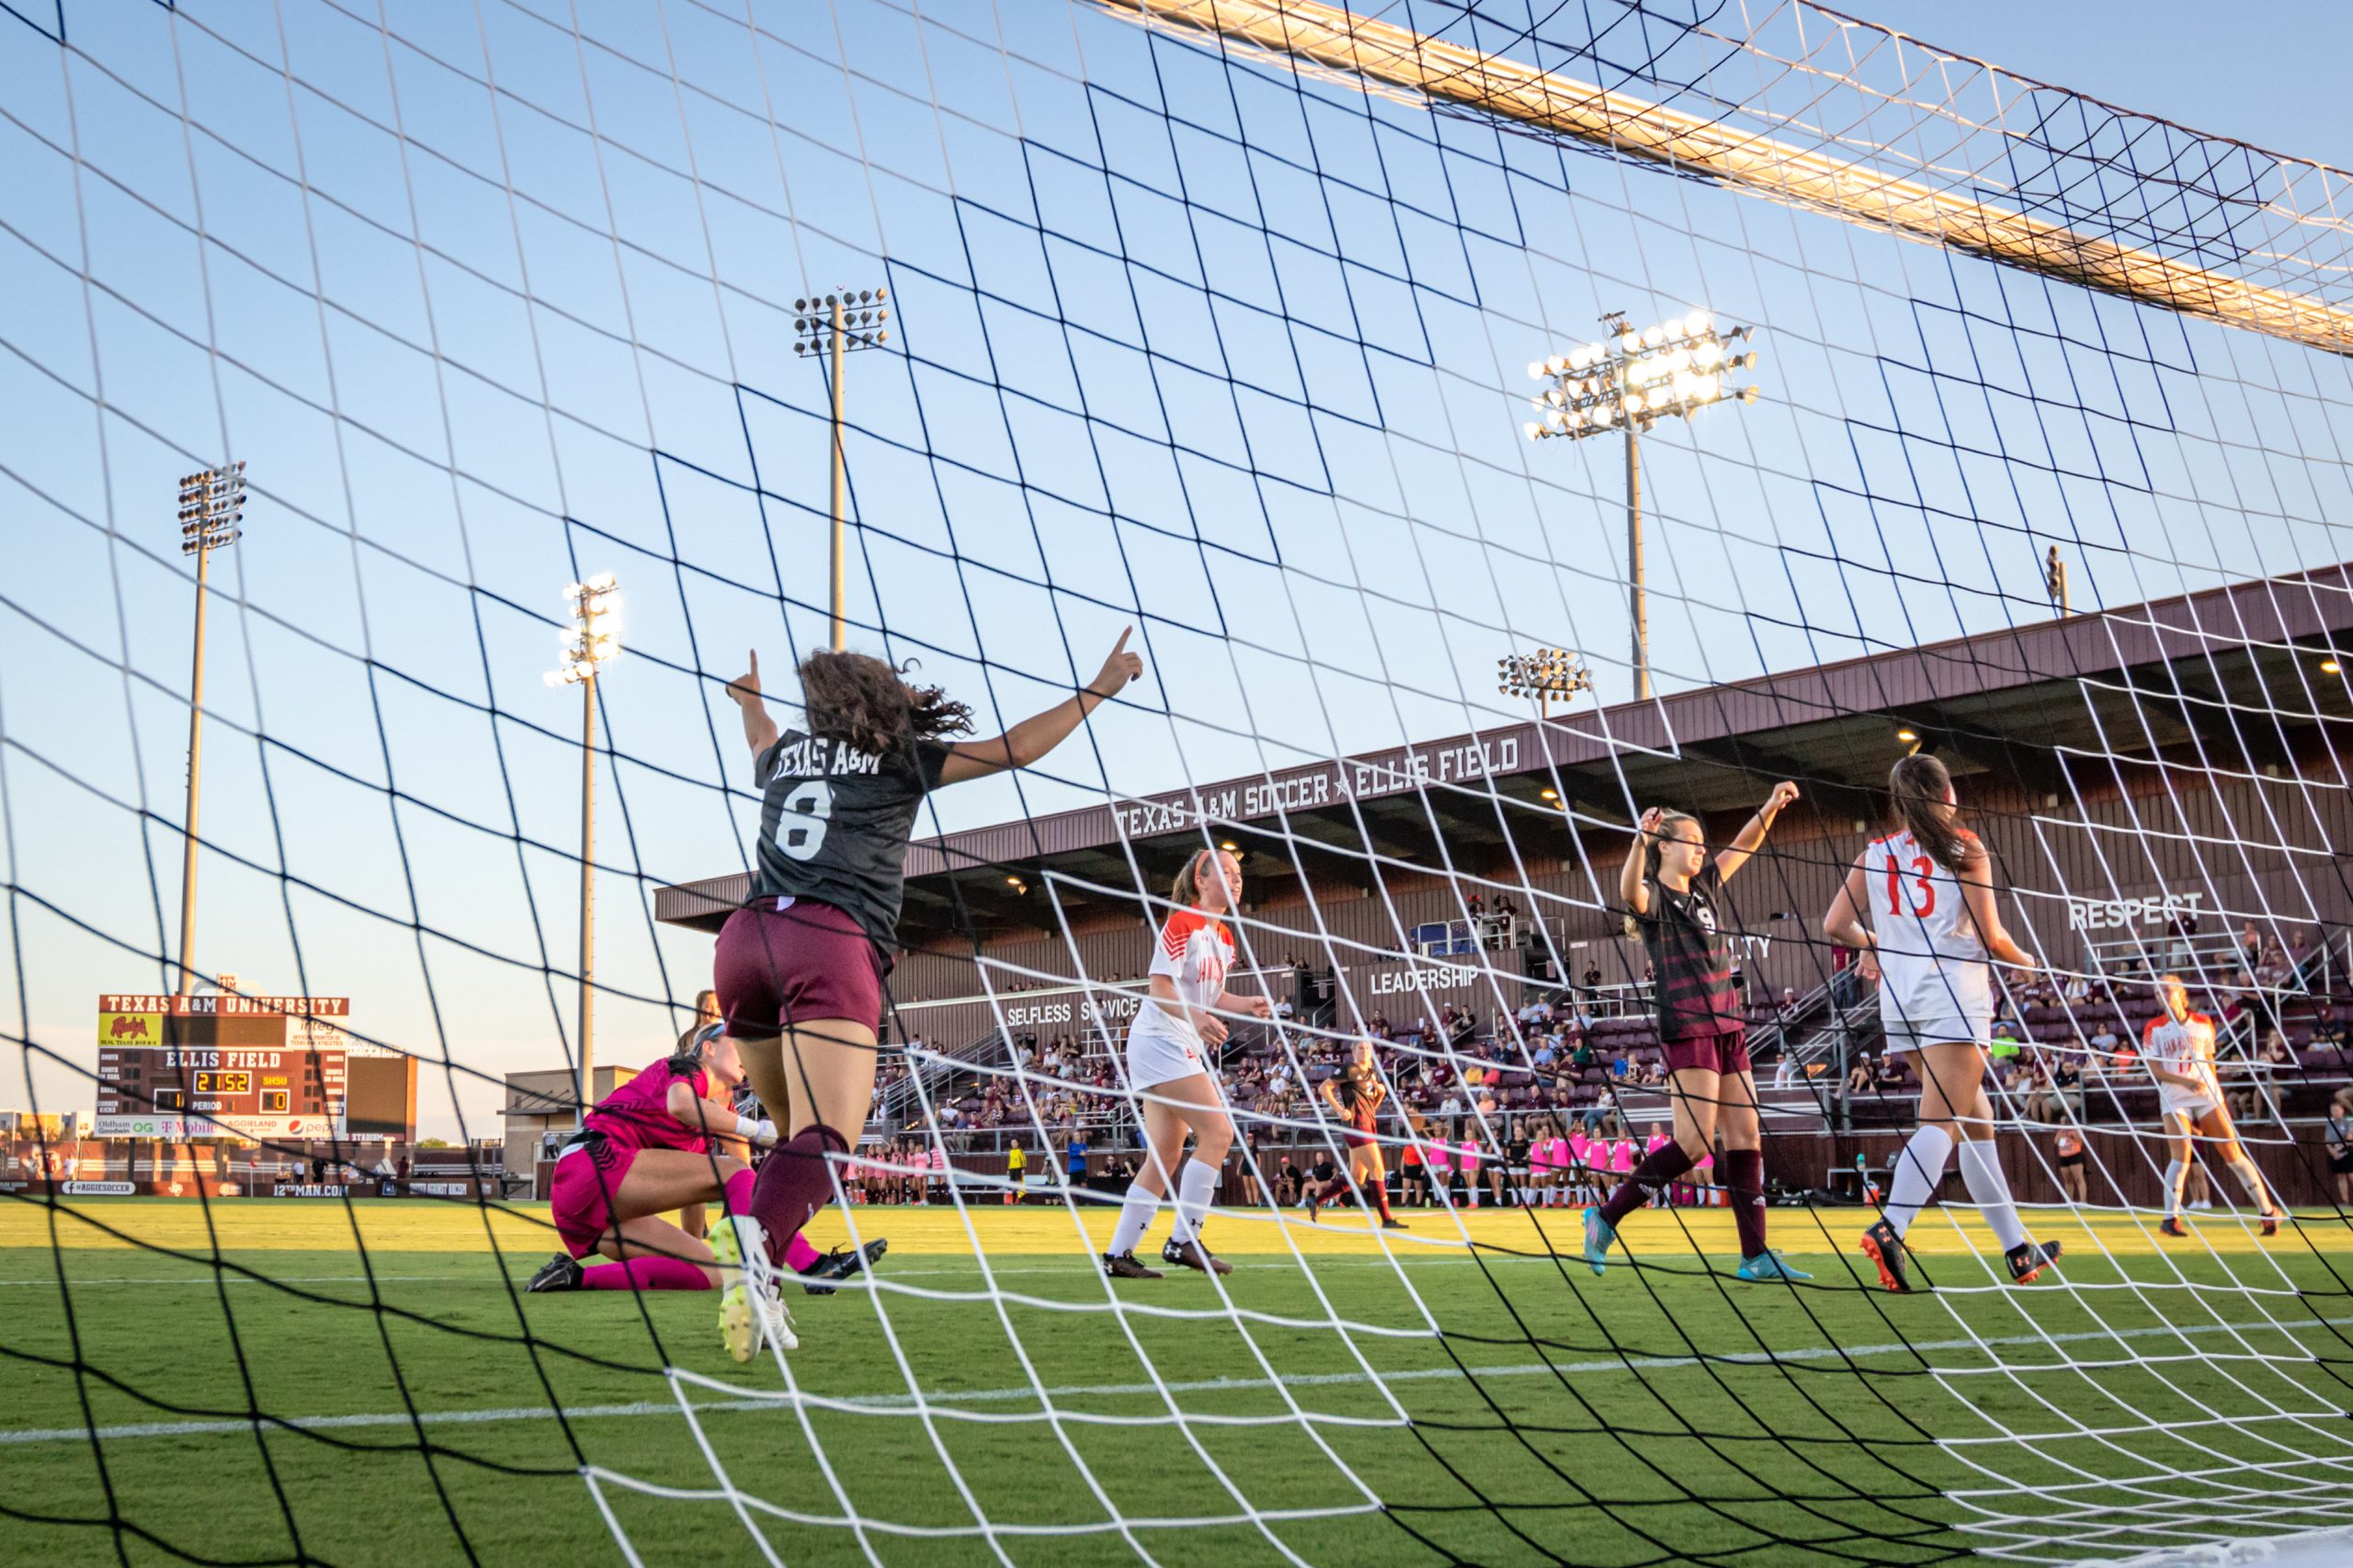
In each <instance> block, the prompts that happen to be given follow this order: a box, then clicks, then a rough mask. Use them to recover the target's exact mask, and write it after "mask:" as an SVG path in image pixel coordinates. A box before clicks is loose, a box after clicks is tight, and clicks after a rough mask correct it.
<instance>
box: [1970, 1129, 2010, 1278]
mask: <svg viewBox="0 0 2353 1568" xmlns="http://www.w3.org/2000/svg"><path fill="white" fill-rule="evenodd" d="M1961 1180H1962V1181H1964V1182H1967V1183H1968V1184H1969V1196H1970V1197H1971V1198H1972V1199H1974V1200H1975V1202H1976V1204H1977V1210H1978V1212H1979V1213H1981V1214H1983V1215H1984V1216H1985V1222H1986V1223H1987V1224H1989V1225H1991V1226H1993V1227H1994V1239H1995V1241H1997V1242H2000V1243H2001V1244H2002V1250H2003V1251H2004V1252H2009V1251H2012V1250H2014V1249H2016V1248H2018V1247H2022V1246H2024V1245H2026V1227H2025V1226H2024V1225H2021V1224H2019V1223H2018V1204H2017V1203H2016V1202H2014V1201H2012V1199H2011V1198H2010V1178H2009V1177H2007V1176H2004V1175H2003V1174H2002V1155H2001V1152H2000V1151H1999V1150H1998V1149H1996V1148H1995V1147H1994V1141H1993V1140H1992V1139H1990V1138H1985V1139H1977V1138H1971V1139H1968V1140H1965V1141H1964V1142H1962V1143H1961Z"/></svg>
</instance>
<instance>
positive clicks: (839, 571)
mask: <svg viewBox="0 0 2353 1568" xmlns="http://www.w3.org/2000/svg"><path fill="white" fill-rule="evenodd" d="M890 299H891V290H888V289H858V290H848V289H836V290H834V291H833V292H832V293H830V294H827V295H825V296H824V297H823V298H819V297H818V296H816V295H814V294H813V295H811V296H809V297H808V298H807V299H804V300H795V301H792V310H793V318H792V351H793V352H794V353H795V354H805V355H809V356H812V357H813V358H827V357H829V356H830V357H831V358H832V360H833V369H832V371H831V373H830V374H828V375H827V376H826V378H825V379H826V381H828V382H830V383H831V386H832V391H833V399H834V407H833V415H832V419H833V439H832V443H831V444H832V449H833V470H834V472H833V595H832V599H831V601H830V602H831V613H832V618H833V648H834V651H835V653H839V652H841V650H842V649H843V648H845V647H847V646H848V642H849V623H848V621H847V619H846V612H845V609H844V606H845V604H846V603H847V598H848V575H847V574H848V556H847V551H845V549H844V548H843V532H844V529H845V528H846V526H847V525H846V522H845V518H846V517H847V510H848V506H849V461H848V459H847V456H846V455H845V454H844V451H843V448H842V429H843V424H844V420H845V417H846V415H844V413H843V405H842V383H843V381H844V380H845V377H844V374H843V370H844V364H845V361H847V359H848V358H849V356H850V355H851V354H853V353H855V352H857V351H858V349H861V348H880V347H882V346H883V345H884V344H886V343H888V342H890V341H891V331H890V329H889V328H888V327H886V326H884V325H883V323H885V322H887V321H889V320H890V319H891V311H890V303H889V301H890Z"/></svg>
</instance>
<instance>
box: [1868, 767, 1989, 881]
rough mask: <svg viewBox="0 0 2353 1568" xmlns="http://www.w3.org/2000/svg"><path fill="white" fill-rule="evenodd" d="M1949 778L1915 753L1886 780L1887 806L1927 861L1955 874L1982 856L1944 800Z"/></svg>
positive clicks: (1889, 774)
mask: <svg viewBox="0 0 2353 1568" xmlns="http://www.w3.org/2000/svg"><path fill="white" fill-rule="evenodd" d="M1951 789H1952V774H1951V772H1950V770H1949V769H1948V768H1947V767H1945V765H1944V764H1943V763H1942V762H1941V761H1939V760H1938V759H1937V758H1936V757H1933V756H1928V755H1927V753H1926V752H1915V753H1913V754H1912V755H1911V756H1907V757H1904V759H1903V760H1902V761H1900V762H1898V763H1897V764H1896V765H1895V767H1893V769H1891V770H1890V771H1889V773H1888V776H1887V793H1888V803H1889V806H1890V808H1891V809H1892V810H1893V812H1894V815H1895V823H1896V825H1897V826H1899V827H1901V828H1903V829H1904V832H1906V833H1908V834H1910V835H1912V841H1913V842H1914V843H1915V844H1917V845H1918V846H1920V847H1921V848H1923V849H1925V850H1927V852H1928V858H1929V859H1931V860H1934V861H1935V862H1936V863H1937V864H1938V865H1939V866H1941V867H1943V868H1944V869H1946V870H1948V871H1951V872H1954V873H1956V874H1958V873H1959V872H1960V871H1961V870H1962V869H1964V868H1966V867H1968V866H1970V865H1971V864H1972V863H1974V862H1975V860H1976V858H1977V857H1978V855H1979V854H1980V853H1982V851H1980V850H1979V849H1978V847H1977V846H1976V845H1975V844H1974V843H1972V841H1971V840H1970V838H1969V837H1968V835H1965V834H1964V833H1962V831H1961V820H1960V818H1961V813H1960V812H1958V811H1956V810H1955V809H1954V808H1953V806H1952V805H1951V804H1950V803H1949V802H1948V801H1946V799H1945V797H1946V795H1947V794H1948V793H1949V792H1950V790H1951Z"/></svg>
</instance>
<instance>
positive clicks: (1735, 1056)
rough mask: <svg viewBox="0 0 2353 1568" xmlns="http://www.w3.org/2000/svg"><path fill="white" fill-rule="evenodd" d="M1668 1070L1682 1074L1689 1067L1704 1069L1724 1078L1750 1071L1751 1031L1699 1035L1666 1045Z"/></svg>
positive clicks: (1729, 1031) (1741, 1030) (1666, 1043)
mask: <svg viewBox="0 0 2353 1568" xmlns="http://www.w3.org/2000/svg"><path fill="white" fill-rule="evenodd" d="M1665 1051H1666V1070H1667V1071H1668V1072H1669V1073H1680V1072H1681V1071H1682V1070H1683V1069H1684V1068H1686V1067H1704V1068H1706V1069H1707V1070H1708V1071H1709V1072H1711V1073H1714V1074H1718V1075H1720V1076H1722V1077H1727V1078H1728V1077H1730V1076H1732V1074H1734V1073H1745V1072H1747V1071H1749V1064H1748V1031H1747V1030H1746V1029H1727V1030H1725V1031H1724V1032H1723V1033H1722V1034H1699V1035H1690V1036H1687V1037H1686V1038H1684V1039H1682V1040H1668V1041H1666V1042H1665Z"/></svg>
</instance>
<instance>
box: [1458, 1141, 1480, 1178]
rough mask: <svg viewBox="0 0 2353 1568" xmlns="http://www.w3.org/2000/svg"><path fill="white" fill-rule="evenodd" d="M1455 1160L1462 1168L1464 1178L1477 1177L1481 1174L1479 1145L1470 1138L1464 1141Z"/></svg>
mask: <svg viewBox="0 0 2353 1568" xmlns="http://www.w3.org/2000/svg"><path fill="white" fill-rule="evenodd" d="M1454 1159H1455V1164H1457V1165H1461V1167H1462V1174H1463V1175H1464V1176H1477V1175H1478V1174H1479V1145H1477V1144H1476V1143H1473V1142H1471V1140H1469V1139H1468V1138H1465V1139H1464V1140H1463V1141H1462V1147H1461V1150H1460V1151H1459V1152H1458V1153H1456V1154H1455V1157H1454Z"/></svg>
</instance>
